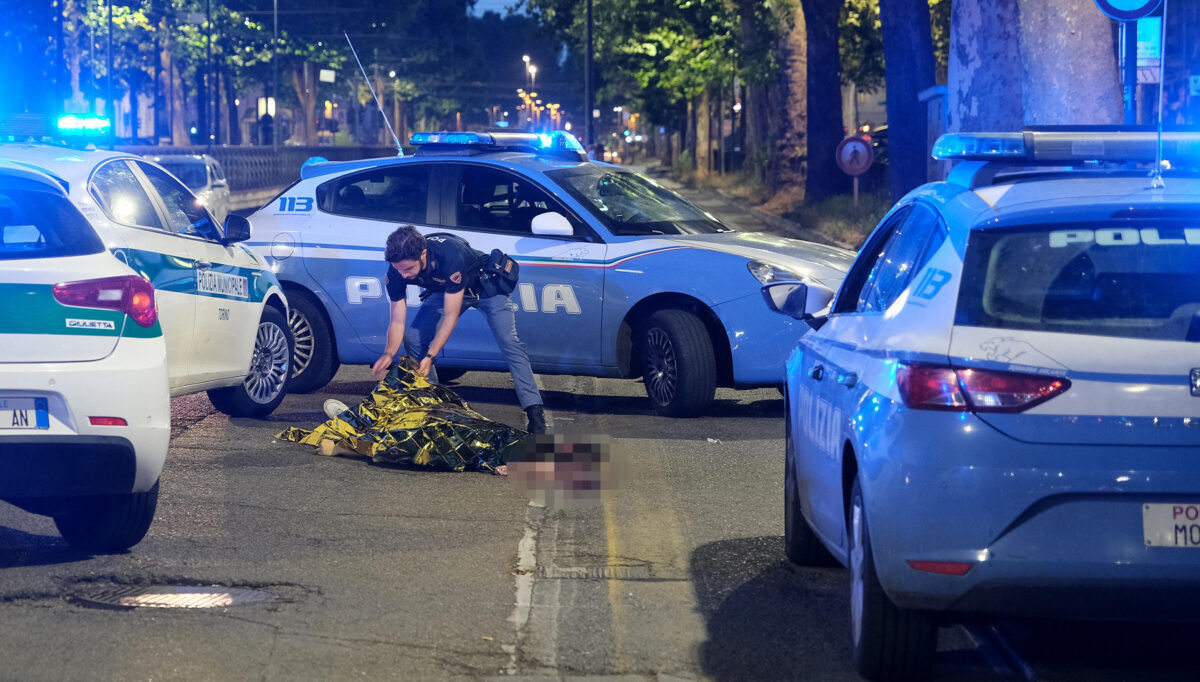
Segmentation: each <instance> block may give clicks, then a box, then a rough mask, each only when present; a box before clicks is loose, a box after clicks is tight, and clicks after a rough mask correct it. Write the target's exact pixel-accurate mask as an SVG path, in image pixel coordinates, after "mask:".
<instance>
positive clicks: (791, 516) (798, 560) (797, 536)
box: [783, 427, 834, 566]
mask: <svg viewBox="0 0 1200 682" xmlns="http://www.w3.org/2000/svg"><path fill="white" fill-rule="evenodd" d="M789 428H790V427H789ZM783 475H784V481H783V548H784V553H785V554H786V555H787V558H788V561H790V562H792V563H793V564H796V565H797V566H829V565H831V564H833V563H834V558H833V555H832V554H830V553H829V550H827V549H825V545H823V544H821V541H820V539H818V538H817V534H816V533H814V532H813V531H812V528H810V527H809V525H808V521H805V520H804V514H802V513H801V512H800V486H799V485H798V484H797V483H796V471H795V465H793V464H792V456H791V454H790V453H788V454H785V456H784V465H783Z"/></svg>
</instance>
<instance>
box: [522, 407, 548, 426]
mask: <svg viewBox="0 0 1200 682" xmlns="http://www.w3.org/2000/svg"><path fill="white" fill-rule="evenodd" d="M525 414H526V415H528V416H529V425H528V426H526V427H525V430H526V431H528V432H530V433H550V426H549V425H548V424H547V423H546V412H545V410H543V409H542V406H541V405H530V406H529V407H526V408H525Z"/></svg>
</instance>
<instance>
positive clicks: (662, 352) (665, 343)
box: [646, 327, 679, 405]
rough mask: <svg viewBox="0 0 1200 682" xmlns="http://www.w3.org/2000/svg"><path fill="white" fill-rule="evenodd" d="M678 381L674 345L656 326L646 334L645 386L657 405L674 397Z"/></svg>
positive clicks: (665, 403) (667, 402)
mask: <svg viewBox="0 0 1200 682" xmlns="http://www.w3.org/2000/svg"><path fill="white" fill-rule="evenodd" d="M678 382H679V364H678V362H677V361H676V359H675V346H674V344H672V343H671V338H670V337H669V336H667V333H666V332H664V331H663V330H661V329H658V328H657V327H656V328H654V329H651V330H650V331H649V333H647V334H646V387H647V388H648V389H649V393H650V396H651V397H652V398H654V401H655V402H656V403H658V404H659V405H668V404H670V403H671V401H672V400H674V398H675V391H676V388H677V384H678Z"/></svg>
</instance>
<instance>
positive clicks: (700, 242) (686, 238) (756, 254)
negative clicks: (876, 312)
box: [667, 232, 855, 289]
mask: <svg viewBox="0 0 1200 682" xmlns="http://www.w3.org/2000/svg"><path fill="white" fill-rule="evenodd" d="M667 239H668V240H669V241H671V242H674V243H677V244H681V245H684V246H690V247H692V248H699V249H709V250H711V251H721V252H723V253H730V254H734V255H737V256H744V257H745V258H749V259H759V260H764V261H768V262H770V263H774V264H776V265H781V266H784V267H786V268H787V269H789V270H794V271H796V272H798V273H799V274H801V275H804V276H805V277H806V278H808V279H811V280H814V281H816V282H818V283H820V284H824V285H825V286H828V287H830V288H831V289H836V288H837V286H838V284H840V283H841V281H842V279H843V278H845V276H846V271H848V270H849V269H850V264H851V263H852V262H854V255H855V254H854V252H853V251H847V250H846V249H840V248H838V247H836V246H826V245H824V244H818V243H816V242H806V241H801V240H799V239H788V238H786V237H779V236H776V235H773V234H767V233H765V232H718V233H716V234H692V235H680V236H675V237H668V238H667Z"/></svg>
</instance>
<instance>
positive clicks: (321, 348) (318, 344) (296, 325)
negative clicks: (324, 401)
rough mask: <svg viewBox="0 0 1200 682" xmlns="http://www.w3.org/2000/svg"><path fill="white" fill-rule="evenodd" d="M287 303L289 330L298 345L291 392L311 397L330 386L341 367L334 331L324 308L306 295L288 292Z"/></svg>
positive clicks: (296, 346) (293, 364)
mask: <svg viewBox="0 0 1200 682" xmlns="http://www.w3.org/2000/svg"><path fill="white" fill-rule="evenodd" d="M288 303H289V304H290V305H289V309H288V327H289V328H290V329H291V330H292V340H293V344H294V345H295V351H294V352H293V353H292V377H291V379H289V380H288V387H287V388H288V392H289V393H312V392H313V391H316V390H319V389H321V388H322V387H323V386H325V384H328V383H329V380H330V379H332V378H333V375H335V374H337V371H338V366H339V365H340V364H341V363H340V362H338V357H337V349H336V348H334V344H333V331H332V330H331V329H330V328H329V322H328V321H326V319H325V314H324V312H322V310H321V307H320V306H319V305H318V304H317V303H316V302H315V301H313V300H312V298H311V297H310V296H308V295H307V294H303V293H300V292H298V291H295V290H292V291H289V292H288Z"/></svg>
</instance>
